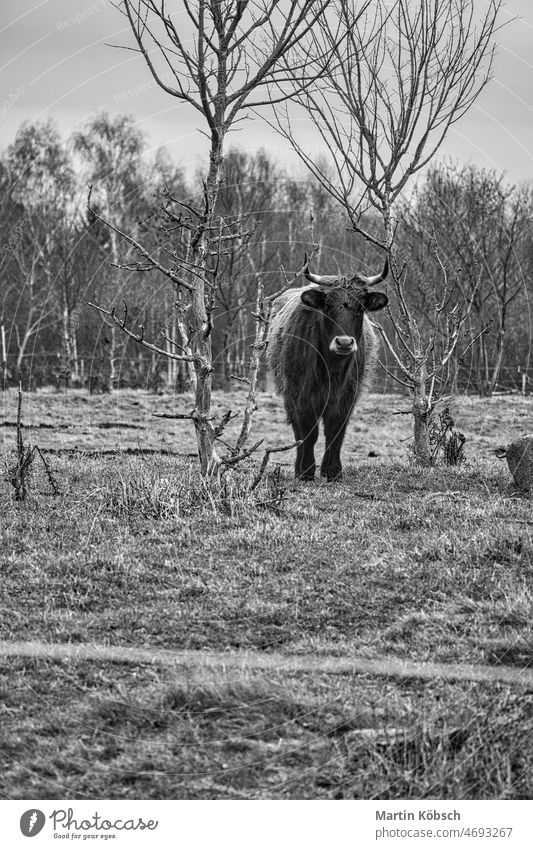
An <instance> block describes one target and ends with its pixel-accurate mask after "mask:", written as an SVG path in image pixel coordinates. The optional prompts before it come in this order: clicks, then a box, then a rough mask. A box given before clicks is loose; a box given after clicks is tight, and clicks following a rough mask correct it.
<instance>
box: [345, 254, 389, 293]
mask: <svg viewBox="0 0 533 849" xmlns="http://www.w3.org/2000/svg"><path fill="white" fill-rule="evenodd" d="M388 273H389V258H388V257H387V258H386V259H385V265H384V266H383V271H382V272H381V274H376V275H375V276H374V277H365V276H364V275H363V274H356V275H355V277H354V278H353V279H354V280H355V281H356V283H360V284H361V285H362V286H375V285H376V283H381V282H382V281H383V280H385V278H386V276H387V274H388Z"/></svg>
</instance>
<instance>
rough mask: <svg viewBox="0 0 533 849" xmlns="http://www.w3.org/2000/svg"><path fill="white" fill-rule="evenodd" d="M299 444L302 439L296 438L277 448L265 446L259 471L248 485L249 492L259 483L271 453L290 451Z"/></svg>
mask: <svg viewBox="0 0 533 849" xmlns="http://www.w3.org/2000/svg"><path fill="white" fill-rule="evenodd" d="M301 444H302V440H301V439H298V440H297V441H296V442H291V444H290V445H280V446H279V447H278V448H267V449H266V450H265V453H264V454H263V460H262V462H261V466H260V467H259V471H258V473H257V474H256V476H255V478H254V479H253V482H252V485H251V487H250V492H253V490H254V489H255V488H256V487H257V486H259V484H260V483H261V480H262V478H263V475H264V474H265V470H266V467H267V465H268V461H269V460H270V455H271V454H275V453H277V452H279V451H290V450H291V448H298V446H299V445H301Z"/></svg>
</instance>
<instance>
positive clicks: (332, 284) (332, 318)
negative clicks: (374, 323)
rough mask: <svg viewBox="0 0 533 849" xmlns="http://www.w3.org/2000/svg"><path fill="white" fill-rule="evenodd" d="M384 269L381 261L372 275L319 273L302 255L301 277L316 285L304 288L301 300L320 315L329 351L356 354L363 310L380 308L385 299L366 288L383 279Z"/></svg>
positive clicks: (383, 304) (386, 299)
mask: <svg viewBox="0 0 533 849" xmlns="http://www.w3.org/2000/svg"><path fill="white" fill-rule="evenodd" d="M388 270H389V267H388V262H387V261H385V266H384V268H383V271H382V272H381V274H377V275H376V276H375V277H363V276H362V275H360V274H355V275H354V276H353V277H335V276H322V275H319V274H312V273H311V272H310V271H309V264H308V262H307V257H306V260H305V266H304V274H305V277H306V278H307V280H309V282H310V283H314V284H315V286H316V287H317V288H314V289H304V291H303V292H302V294H301V296H300V297H301V301H302V304H303V305H304V306H305V307H307V308H308V309H310V310H314V311H316V312H318V313H319V314H320V316H321V317H322V319H323V327H324V331H325V334H326V339H324V342H325V343H326V345H327V348H328V349H329V351H330V352H331V353H332V354H335V355H336V356H339V357H347V356H350V355H353V354H355V353H356V351H357V345H358V344H359V340H360V338H361V333H362V331H363V317H364V314H365V312H375V311H376V310H381V309H383V307H386V306H387V304H388V302H389V299H388V297H387V296H386V295H385V294H384V293H383V292H373V291H370V287H371V286H375V285H376V284H377V283H380V282H381V281H382V280H385V278H386V276H387V274H388Z"/></svg>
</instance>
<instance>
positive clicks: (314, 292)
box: [300, 289, 326, 310]
mask: <svg viewBox="0 0 533 849" xmlns="http://www.w3.org/2000/svg"><path fill="white" fill-rule="evenodd" d="M300 300H301V302H302V304H303V305H304V306H305V307H310V309H313V310H323V309H324V307H325V305H326V293H325V292H321V291H320V289H304V291H303V292H302V294H301V295H300Z"/></svg>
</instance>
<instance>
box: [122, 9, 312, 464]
mask: <svg viewBox="0 0 533 849" xmlns="http://www.w3.org/2000/svg"><path fill="white" fill-rule="evenodd" d="M327 2H328V0H289V2H287V3H286V4H280V3H279V0H260V2H257V0H254V2H252V0H237V2H233V0H181V2H178V1H177V0H176V2H174V3H171V4H170V3H167V2H165V0H122V2H120V3H118V4H117V8H118V9H119V10H120V11H121V12H122V13H123V14H124V15H125V17H126V18H127V21H128V23H129V26H130V28H131V31H132V33H133V36H134V39H135V44H136V46H135V47H134V48H127V49H133V50H136V51H137V52H138V53H139V54H140V55H141V56H142V57H143V58H144V61H145V62H146V64H147V65H148V68H149V70H150V72H151V74H152V76H153V77H154V79H155V81H156V82H157V84H158V85H159V86H160V87H161V88H162V89H163V90H164V91H166V92H167V93H168V94H169V96H171V97H173V98H175V99H176V100H177V101H178V102H181V103H184V104H186V105H188V106H190V107H191V108H192V109H194V110H195V111H196V112H197V113H198V114H199V116H200V118H201V125H202V131H203V132H204V134H205V135H207V138H208V144H209V163H208V167H207V169H206V172H205V175H204V187H203V196H202V198H201V199H200V201H197V202H193V203H185V202H183V201H180V200H179V199H178V198H173V197H172V196H167V198H166V204H165V213H166V216H167V226H168V229H169V237H170V238H171V237H172V233H175V234H181V233H183V231H184V230H185V231H187V232H188V234H189V238H188V240H187V244H188V250H186V251H185V252H183V251H182V250H180V249H179V247H178V249H177V250H174V249H173V248H172V247H170V248H166V249H165V251H164V253H165V256H164V257H163V258H162V259H161V260H160V259H159V258H157V257H156V256H155V255H154V254H153V253H150V252H149V251H147V250H146V249H144V248H143V246H142V245H141V244H140V243H139V242H137V241H136V240H134V239H132V238H131V236H129V235H128V234H125V233H119V235H121V236H122V237H123V238H124V239H125V240H126V242H129V244H130V245H133V246H134V247H135V248H136V249H137V251H138V252H139V254H140V259H139V261H138V262H136V263H128V264H127V267H128V268H130V269H131V270H138V271H154V270H158V271H159V272H161V273H162V274H164V275H166V277H167V278H168V279H169V281H170V283H171V284H172V286H173V288H174V290H175V292H176V295H177V296H178V300H179V297H181V299H182V300H185V301H186V317H187V322H186V325H185V322H182V325H183V327H182V329H183V330H185V333H186V338H185V339H182V340H181V342H180V343H178V342H177V340H174V352H173V353H172V354H170V352H168V351H165V350H164V349H163V348H161V347H160V346H158V345H155V346H154V345H153V344H152V343H147V342H146V340H145V339H144V335H143V334H142V333H141V334H130V335H133V336H134V338H136V339H137V341H138V342H139V343H141V344H145V345H147V346H149V347H151V348H152V349H154V348H155V349H157V351H158V352H159V353H161V354H163V355H166V356H172V357H173V358H174V359H176V360H181V361H187V362H190V363H191V364H192V365H193V367H194V373H195V407H194V411H193V413H192V414H191V418H192V420H193V422H194V425H195V428H196V436H197V445H198V453H199V456H200V464H201V470H202V473H203V474H213V473H216V472H217V471H218V469H219V467H220V459H219V457H218V456H217V453H216V451H215V439H216V436H217V431H216V427H215V426H214V424H213V421H212V416H211V381H212V370H213V366H212V330H213V311H214V307H215V302H216V297H215V296H216V287H217V273H218V269H219V265H220V257H221V254H222V252H223V250H224V244H225V243H227V242H230V241H232V240H233V239H235V238H240V237H241V236H242V228H243V222H242V220H235V219H233V218H232V219H230V220H225V219H224V218H221V217H220V216H219V217H218V218H217V217H216V215H215V207H216V202H217V197H218V193H219V186H220V179H221V170H222V164H223V158H224V143H225V141H226V137H227V135H228V133H229V132H230V130H231V129H233V128H234V127H235V125H236V124H237V123H238V122H239V121H241V120H242V119H243V118H244V117H245V110H246V109H250V108H253V107H258V106H260V105H261V104H263V103H265V102H266V101H268V100H270V99H272V98H274V99H277V98H278V97H279V98H280V99H281V98H284V97H286V94H285V93H284V92H283V91H281V92H280V94H279V95H276V94H275V93H274V92H273V88H274V86H277V87H278V88H279V87H281V88H282V87H283V86H285V85H286V83H287V69H286V66H285V64H284V62H283V57H284V56H286V55H287V54H288V53H290V52H291V51H293V50H294V49H295V47H296V46H297V44H298V43H299V41H300V40H301V39H302V38H303V37H304V36H306V35H307V34H308V33H309V32H310V31H311V29H312V28H313V27H314V25H315V24H316V22H317V20H318V19H319V18H320V17H321V16H322V15H323V12H324V10H325V8H326V6H327ZM180 13H181V14H180ZM184 21H185V22H186V24H187V25H186V26H185V27H184ZM292 75H293V77H294V79H299V80H300V85H302V80H303V79H304V78H307V71H306V62H305V61H304V60H303V59H302V62H301V64H300V66H299V67H298V68H292ZM109 223H110V222H109ZM115 230H117V228H115ZM180 315H181V316H182V317H183V316H184V315H185V310H184V309H183V304H182V306H181V308H180ZM112 318H113V320H114V321H115V322H116V323H118V324H119V325H120V326H121V327H122V328H123V329H124V330H126V329H127V328H126V322H125V319H124V320H121V319H119V318H118V317H116V316H115V315H114V313H113V314H112Z"/></svg>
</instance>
